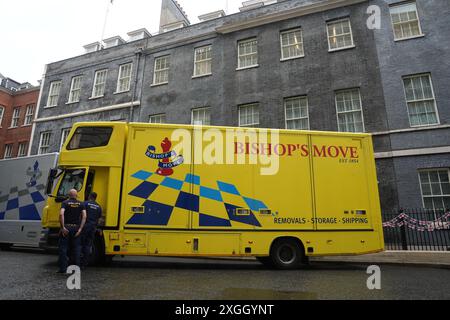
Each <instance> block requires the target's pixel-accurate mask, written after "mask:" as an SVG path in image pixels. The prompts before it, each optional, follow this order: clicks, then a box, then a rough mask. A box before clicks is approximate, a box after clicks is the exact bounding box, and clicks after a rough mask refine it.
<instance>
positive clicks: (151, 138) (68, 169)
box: [41, 122, 384, 269]
mask: <svg viewBox="0 0 450 320" xmlns="http://www.w3.org/2000/svg"><path fill="white" fill-rule="evenodd" d="M72 188H76V189H78V190H79V191H80V192H79V197H80V200H84V198H85V197H87V195H88V194H89V193H90V192H91V191H95V192H96V193H97V194H98V202H99V203H100V204H101V206H102V207H103V212H104V225H103V226H102V227H101V229H102V232H101V233H99V235H97V238H96V242H95V250H94V253H95V257H96V260H97V261H104V260H105V259H108V258H111V257H112V256H113V255H144V256H194V257H199V256H230V257H243V256H255V257H257V258H258V259H259V260H260V261H261V262H263V263H264V264H267V265H271V266H275V267H276V268H279V269H292V268H296V267H298V266H299V265H300V264H301V263H302V262H305V261H307V258H308V257H310V256H324V255H347V254H365V253H373V252H379V251H382V250H383V249H384V241H383V229H382V221H381V213H380V204H379V196H378V187H377V177H376V169H375V160H374V154H373V146H372V139H371V136H370V135H368V134H352V133H334V132H315V131H291V130H272V129H255V128H230V127H205V126H202V127H201V126H183V125H159V124H144V123H131V124H127V123H117V122H98V123H96V122H91V123H78V124H76V125H75V126H74V127H73V128H72V131H71V132H70V134H69V136H68V139H67V142H66V143H65V145H64V146H63V149H62V151H61V154H60V159H59V162H58V168H57V169H55V170H52V171H51V173H50V175H49V181H48V186H47V193H48V194H49V198H48V200H47V205H46V207H45V208H44V212H43V218H42V223H43V226H44V228H45V229H44V230H45V232H44V234H43V238H42V240H41V245H42V246H43V247H46V246H49V245H50V244H51V243H52V242H53V243H55V241H56V240H57V234H58V231H59V223H58V216H59V210H60V206H61V202H62V201H63V200H64V199H65V198H66V196H67V192H68V191H69V190H70V189H72Z"/></svg>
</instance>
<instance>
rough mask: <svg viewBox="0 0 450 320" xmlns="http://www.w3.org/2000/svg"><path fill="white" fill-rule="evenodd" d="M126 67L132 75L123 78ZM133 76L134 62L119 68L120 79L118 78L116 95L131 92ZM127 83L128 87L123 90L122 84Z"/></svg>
mask: <svg viewBox="0 0 450 320" xmlns="http://www.w3.org/2000/svg"><path fill="white" fill-rule="evenodd" d="M126 67H130V74H129V75H127V76H123V72H124V69H125V68H126ZM132 75H133V63H132V62H129V63H125V64H122V65H121V66H120V67H119V77H118V78H117V87H116V92H115V93H124V92H128V91H130V89H131V77H132ZM125 81H127V82H128V85H127V86H126V87H125V88H124V89H122V90H121V87H122V83H123V82H125Z"/></svg>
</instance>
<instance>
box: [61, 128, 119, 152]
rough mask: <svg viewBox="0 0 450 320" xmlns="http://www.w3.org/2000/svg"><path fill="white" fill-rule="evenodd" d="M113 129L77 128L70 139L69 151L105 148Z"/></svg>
mask: <svg viewBox="0 0 450 320" xmlns="http://www.w3.org/2000/svg"><path fill="white" fill-rule="evenodd" d="M112 131H113V129H112V128H108V127H81V128H77V130H76V131H75V134H74V135H73V136H72V139H70V142H69V144H68V146H67V149H68V150H77V149H87V148H96V147H104V146H107V145H108V143H109V139H110V138H111V134H112Z"/></svg>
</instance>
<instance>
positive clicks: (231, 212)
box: [225, 203, 261, 227]
mask: <svg viewBox="0 0 450 320" xmlns="http://www.w3.org/2000/svg"><path fill="white" fill-rule="evenodd" d="M239 208H240V207H237V206H234V205H232V204H228V203H225V209H226V210H227V213H228V217H229V218H230V220H232V221H237V222H241V223H245V224H250V225H252V226H256V227H261V224H260V223H259V221H258V219H256V217H255V215H254V214H253V212H251V213H250V215H248V216H238V215H236V209H239Z"/></svg>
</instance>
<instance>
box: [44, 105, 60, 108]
mask: <svg viewBox="0 0 450 320" xmlns="http://www.w3.org/2000/svg"><path fill="white" fill-rule="evenodd" d="M56 107H57V105H56V106H45V107H44V109H51V108H56Z"/></svg>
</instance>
